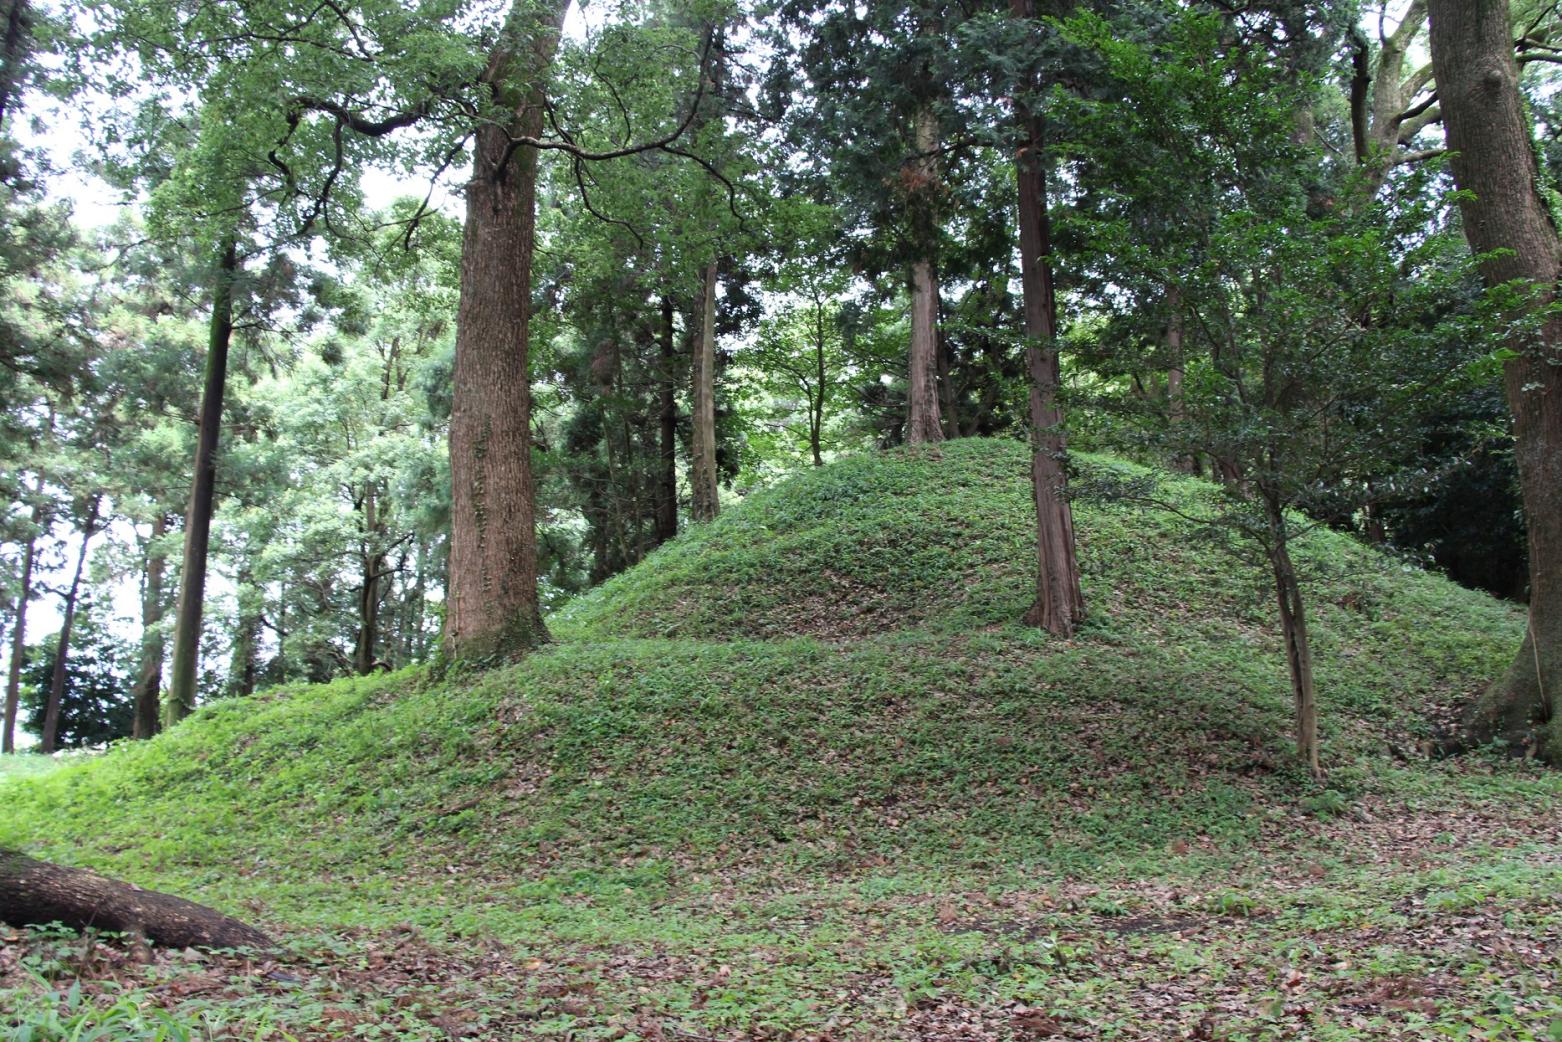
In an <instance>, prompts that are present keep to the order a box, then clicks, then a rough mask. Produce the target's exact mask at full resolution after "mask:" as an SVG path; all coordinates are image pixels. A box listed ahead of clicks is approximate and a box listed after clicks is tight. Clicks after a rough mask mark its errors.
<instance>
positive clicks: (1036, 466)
mask: <svg viewBox="0 0 1562 1042" xmlns="http://www.w3.org/2000/svg"><path fill="white" fill-rule="evenodd" d="M1033 10H1034V4H1033V0H1010V13H1011V14H1012V15H1013V16H1014V17H1016V18H1029V17H1031V16H1032V13H1033ZM1019 117H1020V126H1021V132H1022V133H1023V134H1024V135H1025V144H1024V146H1023V147H1022V148H1021V150H1020V154H1019V157H1018V161H1017V162H1016V164H1015V170H1016V173H1017V180H1018V186H1017V190H1018V198H1019V219H1020V285H1021V286H1022V288H1023V290H1024V295H1025V335H1026V337H1027V339H1028V340H1029V343H1028V344H1027V345H1026V348H1025V369H1026V374H1027V376H1028V377H1029V383H1030V395H1029V420H1030V429H1031V489H1032V495H1033V499H1034V501H1035V506H1036V603H1035V604H1034V605H1032V607H1031V609H1030V611H1029V612H1028V613H1027V614H1026V616H1025V621H1026V622H1028V623H1030V624H1032V625H1035V626H1040V627H1041V628H1042V629H1045V630H1047V631H1048V632H1051V633H1055V634H1057V635H1058V636H1060V637H1071V636H1073V634H1074V630H1075V628H1076V627H1077V626H1078V625H1079V623H1080V621H1081V620H1082V619H1083V618H1084V616H1085V596H1084V593H1083V592H1082V591H1081V589H1080V584H1079V560H1078V558H1077V556H1076V554H1075V548H1074V514H1073V510H1072V509H1071V508H1070V506H1069V502H1068V496H1067V494H1066V488H1065V485H1066V483H1067V480H1068V475H1067V472H1066V471H1065V469H1064V463H1065V454H1066V453H1067V451H1068V442H1067V438H1066V436H1065V435H1064V433H1063V413H1062V410H1060V409H1059V408H1058V403H1057V393H1058V385H1059V384H1060V382H1061V378H1060V370H1059V366H1058V348H1057V335H1058V317H1057V299H1056V296H1055V294H1054V292H1053V285H1052V236H1051V229H1050V228H1049V227H1048V221H1047V182H1046V171H1045V169H1044V167H1043V165H1042V154H1041V153H1042V131H1041V122H1040V120H1038V119H1036V118H1035V117H1034V116H1033V115H1031V114H1030V113H1029V112H1028V111H1027V110H1026V109H1025V108H1024V106H1020V107H1019Z"/></svg>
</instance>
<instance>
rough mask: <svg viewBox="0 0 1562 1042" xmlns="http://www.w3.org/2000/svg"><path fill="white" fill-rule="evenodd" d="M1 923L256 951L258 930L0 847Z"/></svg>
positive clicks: (263, 945) (269, 944)
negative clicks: (58, 926) (53, 925)
mask: <svg viewBox="0 0 1562 1042" xmlns="http://www.w3.org/2000/svg"><path fill="white" fill-rule="evenodd" d="M0 921H3V922H7V923H10V924H11V925H12V926H42V925H44V924H45V923H64V924H65V925H66V926H69V927H72V928H73V929H77V930H85V929H87V928H89V927H90V928H92V929H96V930H107V931H111V932H114V933H130V934H138V935H140V936H142V937H145V938H146V939H147V940H150V941H155V942H157V943H158V944H161V945H164V946H166V947H169V948H257V949H272V948H275V947H276V944H275V943H274V942H273V941H272V940H271V938H270V937H267V936H266V935H265V934H264V933H262V932H261V931H260V930H257V929H256V928H255V927H253V926H250V925H248V924H247V923H241V922H239V921H238V920H237V919H231V918H229V917H228V916H226V915H223V914H222V913H221V912H218V911H216V910H214V909H211V908H207V907H206V906H204V905H198V904H196V903H195V902H193V901H186V900H185V899H184V898H182V897H174V896H173V895H171V894H163V893H158V892H157V891H156V890H143V889H141V888H140V887H138V886H132V885H130V884H129V883H121V882H118V881H116V880H113V879H108V878H105V877H104V876H100V875H97V874H96V873H93V872H86V871H83V870H81V869H76V868H63V867H61V866H59V865H51V864H49V863H48V862H46V861H37V860H34V859H33V858H30V857H24V856H23V855H21V854H17V853H15V852H14V851H9V850H4V849H0Z"/></svg>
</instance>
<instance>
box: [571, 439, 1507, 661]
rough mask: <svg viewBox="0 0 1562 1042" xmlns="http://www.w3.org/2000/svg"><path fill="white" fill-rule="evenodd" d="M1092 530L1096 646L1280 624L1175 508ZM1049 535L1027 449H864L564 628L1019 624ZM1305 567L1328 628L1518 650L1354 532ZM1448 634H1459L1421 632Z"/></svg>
mask: <svg viewBox="0 0 1562 1042" xmlns="http://www.w3.org/2000/svg"><path fill="white" fill-rule="evenodd" d="M1078 462H1079V463H1080V464H1081V466H1082V468H1083V470H1084V472H1085V476H1086V477H1089V476H1091V473H1092V472H1093V471H1095V472H1100V471H1106V470H1112V471H1126V472H1128V473H1129V474H1134V473H1138V472H1139V471H1138V468H1135V467H1133V466H1132V465H1130V464H1124V463H1121V462H1118V461H1113V460H1111V459H1108V458H1096V457H1090V456H1084V457H1079V458H1078ZM1206 490H1207V486H1205V485H1204V483H1203V482H1199V481H1196V480H1181V481H1177V482H1175V483H1174V484H1172V485H1171V486H1170V488H1169V489H1168V490H1167V491H1168V492H1169V493H1170V494H1171V495H1172V496H1175V497H1181V498H1184V499H1186V500H1189V501H1193V500H1196V499H1197V498H1198V497H1200V496H1201V495H1203V494H1205V492H1206ZM1075 522H1076V528H1077V530H1078V540H1079V553H1080V566H1081V570H1082V572H1083V574H1084V587H1085V596H1086V600H1087V603H1088V610H1089V613H1090V620H1091V621H1090V623H1089V629H1088V630H1087V633H1086V634H1084V639H1110V638H1111V636H1112V634H1114V633H1118V632H1122V633H1126V634H1129V635H1132V634H1141V635H1142V633H1143V632H1144V631H1145V630H1146V629H1150V630H1155V629H1160V628H1163V627H1164V626H1166V625H1168V624H1169V623H1171V622H1172V621H1175V620H1176V619H1181V620H1184V621H1190V622H1191V621H1195V620H1197V621H1198V622H1200V623H1201V624H1202V626H1203V627H1205V628H1207V632H1208V635H1209V639H1210V640H1211V641H1226V642H1231V641H1236V642H1238V643H1240V642H1241V641H1242V640H1244V639H1248V638H1251V637H1253V636H1254V633H1253V630H1254V628H1255V627H1256V628H1259V629H1262V628H1264V627H1266V626H1267V625H1268V620H1269V619H1270V617H1271V616H1272V614H1273V609H1272V604H1271V597H1272V594H1270V592H1269V590H1268V587H1267V585H1266V582H1267V580H1266V578H1265V576H1264V573H1263V571H1262V570H1260V569H1256V568H1255V567H1253V564H1252V562H1250V561H1247V560H1245V559H1244V558H1242V557H1241V556H1240V555H1239V554H1234V553H1233V551H1232V549H1231V548H1230V547H1222V546H1220V545H1218V544H1217V543H1216V542H1214V541H1212V540H1211V539H1210V538H1209V534H1210V533H1209V532H1208V531H1207V530H1204V529H1202V528H1201V526H1198V525H1196V524H1192V523H1190V522H1187V521H1185V520H1183V519H1181V518H1179V517H1177V516H1175V515H1173V514H1171V513H1169V512H1167V511H1161V510H1144V509H1139V508H1137V507H1133V506H1128V505H1124V504H1119V503H1104V502H1099V501H1095V502H1093V501H1089V500H1086V501H1082V502H1079V503H1076V505H1075ZM1034 525H1035V514H1034V511H1033V509H1032V506H1031V499H1030V472H1029V456H1028V450H1027V449H1026V447H1025V446H1024V445H1022V444H1020V443H1018V442H1013V441H1007V440H999V439H965V440H961V441H954V442H948V443H946V444H944V445H942V446H940V447H938V448H937V449H924V450H900V451H895V452H889V453H883V454H868V455H863V456H857V457H853V458H850V459H846V460H842V461H840V462H838V463H833V464H831V465H830V466H828V467H824V468H819V469H814V470H810V471H806V472H804V473H802V474H800V475H798V476H796V477H794V478H791V479H790V480H788V481H785V482H783V483H782V484H780V485H778V486H775V487H772V488H769V489H766V490H764V491H763V492H760V493H758V494H756V495H754V496H752V497H750V498H749V499H748V500H747V501H745V502H744V503H742V504H741V505H740V506H738V507H737V508H736V509H733V510H729V511H728V512H727V513H725V514H723V515H722V516H721V517H719V518H718V519H717V520H715V521H714V522H712V523H711V524H708V525H703V526H698V527H696V528H694V529H692V530H691V531H689V532H687V533H685V534H684V535H682V536H681V537H679V538H678V539H676V540H674V541H673V542H671V543H669V544H668V545H666V546H664V547H662V548H661V549H660V550H658V551H657V552H656V553H655V554H653V555H652V556H651V557H650V558H649V559H648V560H646V561H645V562H644V563H643V564H641V565H640V566H638V567H636V568H633V569H631V570H630V571H628V572H625V573H624V574H622V575H619V576H617V577H615V578H613V579H610V580H609V581H608V582H606V583H604V584H603V585H602V586H600V587H598V588H597V589H596V590H594V591H592V592H591V593H589V594H587V595H586V596H584V597H581V598H578V599H577V600H575V601H573V602H571V603H570V604H569V605H566V606H565V607H564V608H563V609H562V610H561V611H559V612H558V613H556V614H555V615H554V616H553V617H552V618H551V619H550V620H549V624H550V626H552V627H553V629H554V632H555V634H556V635H557V636H559V637H560V639H564V640H592V639H603V638H616V637H670V636H676V637H699V638H730V637H790V636H804V635H809V636H817V637H821V638H825V639H836V638H852V637H860V636H864V635H867V634H872V633H882V632H886V631H890V630H900V629H912V628H931V629H936V630H939V631H944V632H964V631H969V630H971V629H975V628H981V627H984V626H991V625H1002V624H1008V623H1012V622H1014V621H1015V620H1017V619H1019V618H1021V617H1022V616H1023V614H1024V612H1025V610H1026V608H1027V607H1028V606H1029V604H1030V600H1031V596H1032V586H1031V583H1032V582H1033V578H1032V576H1033V571H1032V570H1033V569H1034V567H1035V563H1034V556H1033V555H1034V540H1035V529H1034ZM1298 558H1299V563H1300V564H1301V566H1302V567H1303V569H1304V572H1305V579H1306V580H1307V581H1308V589H1307V595H1308V597H1309V599H1310V601H1311V602H1312V604H1314V605H1317V606H1318V607H1319V608H1320V610H1321V611H1322V612H1323V613H1324V615H1325V616H1327V617H1328V618H1326V619H1325V623H1324V626H1323V629H1324V630H1325V631H1328V630H1330V629H1331V623H1332V624H1333V627H1332V628H1335V629H1341V628H1343V629H1344V630H1350V631H1361V630H1367V631H1371V633H1370V634H1368V635H1369V636H1381V635H1382V634H1383V631H1385V630H1393V629H1399V628H1404V629H1422V628H1430V629H1433V630H1440V631H1441V630H1459V631H1464V632H1466V634H1468V635H1472V636H1479V637H1489V638H1494V639H1496V638H1499V637H1500V639H1501V640H1504V641H1506V640H1509V639H1511V636H1512V627H1513V626H1514V625H1515V621H1514V620H1515V619H1516V618H1517V617H1518V616H1517V614H1516V613H1515V612H1514V611H1513V610H1512V609H1511V608H1509V607H1505V606H1502V605H1500V604H1498V603H1497V602H1495V601H1493V600H1491V599H1490V598H1487V597H1483V596H1480V595H1478V594H1473V593H1468V592H1466V591H1463V590H1460V589H1458V588H1456V587H1454V586H1453V585H1452V584H1450V583H1448V582H1446V581H1444V580H1442V579H1440V578H1437V577H1435V576H1429V575H1425V574H1422V573H1420V572H1416V571H1414V570H1411V569H1406V568H1404V567H1402V566H1401V565H1400V563H1399V562H1397V561H1394V560H1391V559H1390V558H1388V557H1385V556H1383V555H1380V554H1377V553H1375V552H1372V551H1369V550H1367V549H1366V548H1364V547H1362V546H1360V545H1359V544H1358V543H1356V542H1355V541H1354V540H1352V539H1350V538H1349V537H1347V536H1343V535H1339V534H1337V533H1332V532H1326V531H1325V532H1318V533H1316V534H1314V535H1313V536H1311V537H1310V538H1308V539H1306V540H1304V541H1303V542H1302V545H1301V547H1300V548H1299V550H1298ZM1331 606H1333V607H1337V608H1340V609H1341V610H1342V611H1343V612H1344V614H1343V615H1342V614H1340V612H1331V611H1330V608H1331ZM1439 620H1442V623H1443V624H1441V625H1440V623H1439ZM1472 630H1473V631H1474V633H1473V634H1470V633H1469V631H1472ZM1443 635H1447V636H1449V637H1451V638H1453V639H1456V640H1457V639H1458V635H1457V634H1453V633H1448V634H1442V633H1434V634H1422V635H1421V636H1424V637H1427V638H1428V639H1431V640H1433V641H1436V640H1437V639H1439V638H1440V637H1441V636H1443ZM1407 636H1410V635H1409V634H1407ZM1325 639H1326V640H1328V639H1329V638H1328V637H1327V636H1326V637H1325ZM1478 642H1479V641H1477V643H1478ZM1454 653H1455V654H1463V653H1464V652H1462V651H1460V652H1454Z"/></svg>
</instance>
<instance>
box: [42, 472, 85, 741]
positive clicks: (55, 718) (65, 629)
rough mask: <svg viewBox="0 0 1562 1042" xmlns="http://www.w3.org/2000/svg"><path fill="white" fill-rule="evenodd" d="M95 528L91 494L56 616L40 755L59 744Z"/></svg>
mask: <svg viewBox="0 0 1562 1042" xmlns="http://www.w3.org/2000/svg"><path fill="white" fill-rule="evenodd" d="M97 529H98V498H97V497H96V496H94V497H92V502H91V504H90V505H89V506H88V507H87V517H86V520H85V521H84V522H83V523H82V526H81V549H80V550H79V551H78V552H77V554H76V569H75V571H73V572H72V573H71V584H70V586H69V587H67V588H66V590H65V605H64V610H63V611H62V612H61V619H60V640H59V643H58V644H57V645H56V646H55V649H54V674H53V676H52V677H51V678H50V680H49V700H48V702H47V703H46V704H45V706H44V714H43V735H42V736H41V737H42V740H41V741H40V742H39V745H38V748H39V750H40V751H41V752H43V753H44V755H48V754H50V753H52V752H55V751H56V750H57V749H59V747H60V703H61V702H62V701H63V700H64V698H65V669H66V667H67V666H68V665H69V664H70V649H71V630H72V629H73V628H74V627H75V625H76V604H77V602H78V600H79V599H80V597H81V574H82V572H83V571H84V570H85V569H86V567H87V548H88V547H89V546H90V545H91V543H92V537H93V536H94V535H96V534H97Z"/></svg>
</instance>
